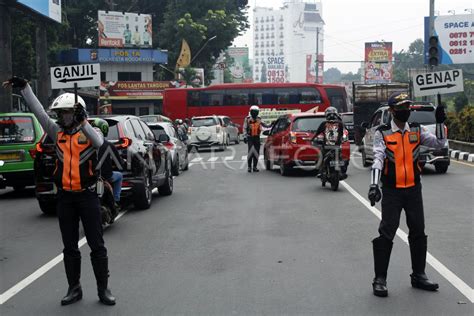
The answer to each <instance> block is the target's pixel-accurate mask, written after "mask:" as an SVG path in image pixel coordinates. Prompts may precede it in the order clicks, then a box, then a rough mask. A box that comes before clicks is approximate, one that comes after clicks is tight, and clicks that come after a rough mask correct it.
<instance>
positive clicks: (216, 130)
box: [188, 115, 229, 151]
mask: <svg viewBox="0 0 474 316" xmlns="http://www.w3.org/2000/svg"><path fill="white" fill-rule="evenodd" d="M188 134H189V143H188V147H189V150H191V149H192V148H196V149H201V148H213V147H214V148H215V147H218V148H219V149H220V150H222V151H224V150H225V149H226V148H227V145H228V144H229V137H228V135H227V132H226V129H225V128H224V126H222V124H221V120H220V119H219V117H217V116H216V115H211V116H195V117H193V118H192V119H191V126H190V127H189V130H188Z"/></svg>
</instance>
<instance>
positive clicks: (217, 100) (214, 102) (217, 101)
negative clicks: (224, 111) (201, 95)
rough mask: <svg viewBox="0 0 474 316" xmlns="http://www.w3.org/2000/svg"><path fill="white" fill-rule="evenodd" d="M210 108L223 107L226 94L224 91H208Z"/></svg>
mask: <svg viewBox="0 0 474 316" xmlns="http://www.w3.org/2000/svg"><path fill="white" fill-rule="evenodd" d="M207 94H208V96H209V103H208V105H209V106H221V105H224V94H225V91H223V90H215V91H208V92H207Z"/></svg>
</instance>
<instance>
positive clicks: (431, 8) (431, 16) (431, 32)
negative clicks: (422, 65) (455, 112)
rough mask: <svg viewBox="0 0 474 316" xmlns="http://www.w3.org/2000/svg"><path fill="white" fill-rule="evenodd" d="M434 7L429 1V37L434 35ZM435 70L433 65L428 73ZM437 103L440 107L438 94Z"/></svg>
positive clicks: (433, 2)
mask: <svg viewBox="0 0 474 316" xmlns="http://www.w3.org/2000/svg"><path fill="white" fill-rule="evenodd" d="M434 6H435V0H430V36H429V38H431V36H433V35H434ZM434 70H435V66H434V65H430V71H431V72H433V71H434ZM437 101H438V106H440V105H441V94H439V93H438V95H437Z"/></svg>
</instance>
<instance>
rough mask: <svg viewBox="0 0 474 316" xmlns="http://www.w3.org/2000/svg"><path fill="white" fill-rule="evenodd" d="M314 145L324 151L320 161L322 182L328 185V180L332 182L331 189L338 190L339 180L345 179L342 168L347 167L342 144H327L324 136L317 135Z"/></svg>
mask: <svg viewBox="0 0 474 316" xmlns="http://www.w3.org/2000/svg"><path fill="white" fill-rule="evenodd" d="M313 145H315V146H316V147H318V148H320V152H322V153H324V155H323V157H322V160H321V162H320V163H319V175H320V179H321V184H322V186H323V187H325V186H326V182H329V183H330V184H331V189H332V190H333V191H337V190H338V188H339V181H340V180H343V178H344V177H343V173H342V171H341V168H343V167H345V162H344V160H342V146H341V145H333V144H330V145H328V144H325V143H324V137H320V136H318V137H316V138H315V140H314V143H313Z"/></svg>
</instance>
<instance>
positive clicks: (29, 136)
mask: <svg viewBox="0 0 474 316" xmlns="http://www.w3.org/2000/svg"><path fill="white" fill-rule="evenodd" d="M34 141H35V129H34V127H33V120H32V119H31V117H26V116H3V117H0V145H6V144H18V143H28V144H31V143H33V142H34Z"/></svg>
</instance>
